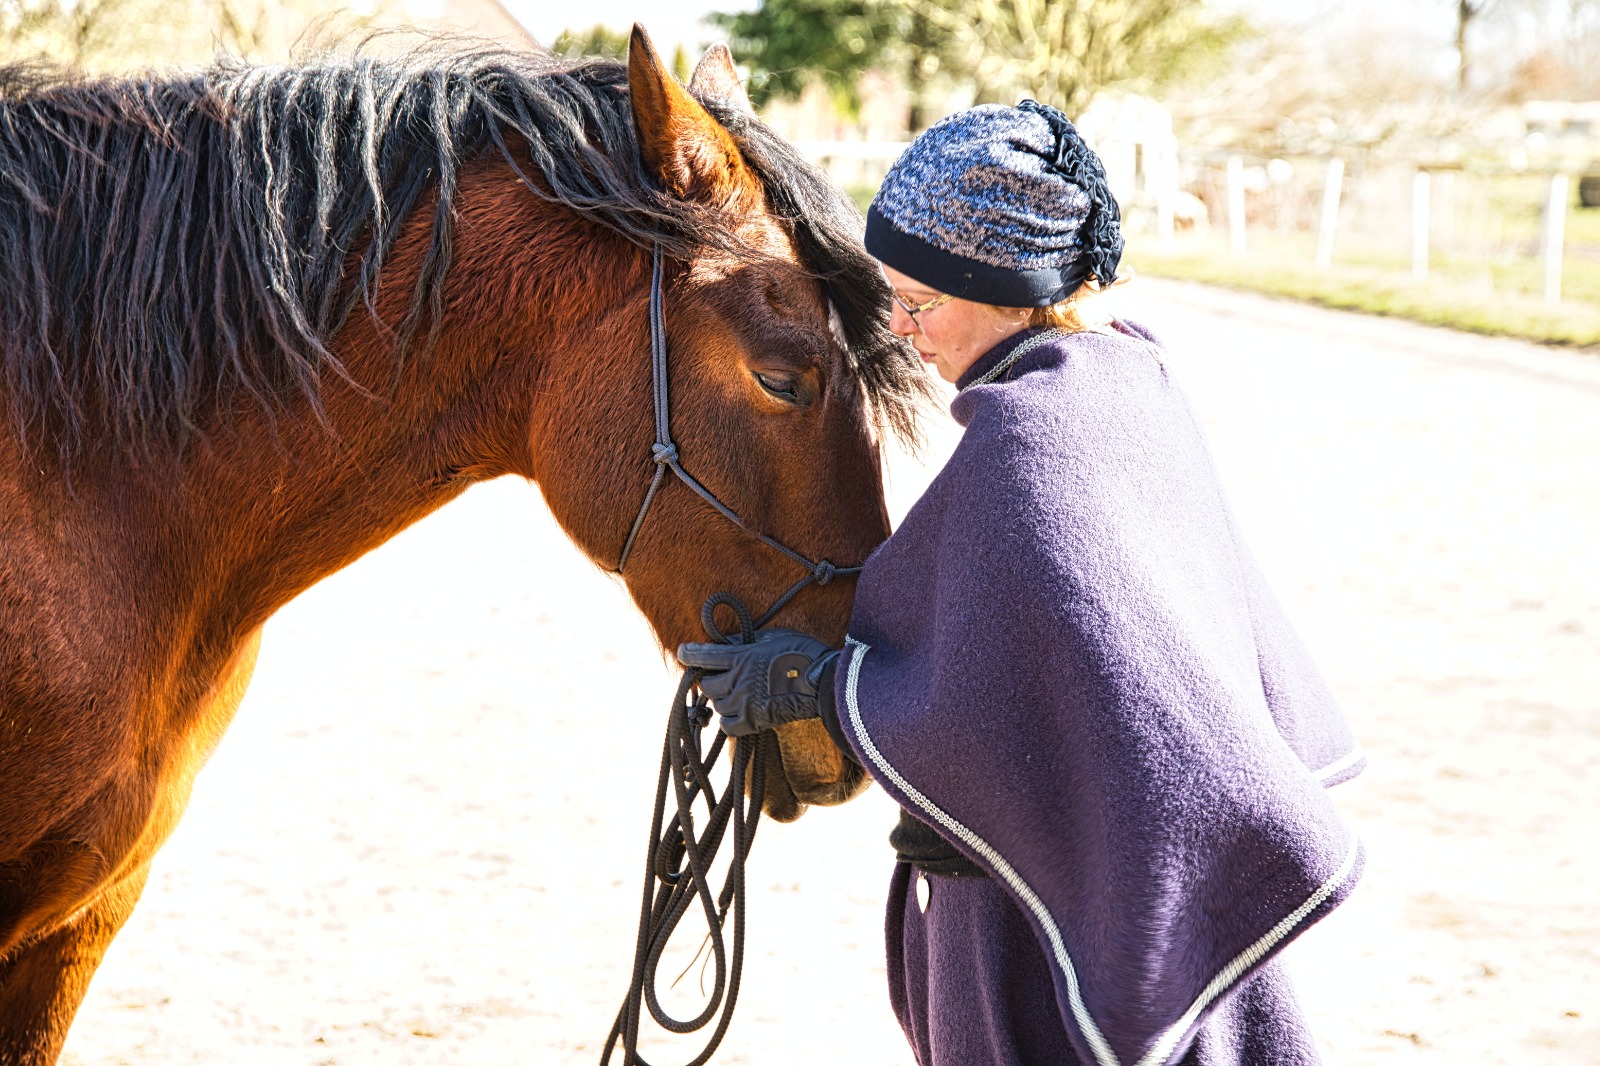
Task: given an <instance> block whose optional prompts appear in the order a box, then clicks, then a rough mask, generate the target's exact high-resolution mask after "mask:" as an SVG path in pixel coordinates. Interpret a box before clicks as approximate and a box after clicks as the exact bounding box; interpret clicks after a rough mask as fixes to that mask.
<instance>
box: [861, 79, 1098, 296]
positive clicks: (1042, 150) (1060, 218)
mask: <svg viewBox="0 0 1600 1066" xmlns="http://www.w3.org/2000/svg"><path fill="white" fill-rule="evenodd" d="M866 243H867V251H869V252H871V253H872V254H873V255H874V256H875V257H876V258H877V259H878V260H880V261H881V262H883V263H885V264H887V265H889V266H891V267H893V268H894V269H896V270H898V271H900V272H901V273H902V274H905V275H907V276H909V277H912V278H915V279H917V280H918V281H920V282H922V283H923V284H925V285H930V286H932V287H933V288H935V289H938V290H939V291H940V292H947V293H950V294H951V295H952V296H958V297H961V298H962V299H966V300H975V301H978V302H980V303H989V304H998V305H1000V306H1002V307H1042V306H1044V305H1046V304H1052V303H1055V302H1057V301H1059V300H1064V299H1066V298H1067V297H1069V296H1071V295H1072V294H1073V293H1074V292H1076V291H1077V289H1078V287H1079V286H1080V285H1082V284H1083V282H1084V281H1086V280H1087V279H1089V278H1090V277H1094V278H1097V279H1098V280H1099V281H1100V283H1101V284H1102V285H1109V284H1110V283H1111V282H1112V281H1114V280H1116V276H1117V264H1118V263H1119V262H1120V261H1121V259H1122V226H1121V215H1120V214H1119V213H1118V210H1117V202H1116V199H1115V198H1114V197H1113V196H1112V195H1111V190H1110V189H1109V188H1108V187H1107V185H1106V175H1105V168H1104V167H1103V166H1102V165H1101V163H1100V158H1099V157H1098V156H1096V155H1095V154H1094V150H1093V149H1091V148H1090V147H1089V146H1088V145H1087V144H1086V143H1084V140H1083V138H1082V137H1081V136H1080V135H1079V134H1078V131H1077V129H1076V128H1074V127H1073V125H1072V123H1071V122H1070V121H1068V120H1067V117H1066V116H1065V115H1063V114H1062V113H1061V112H1060V111H1057V110H1056V109H1055V108H1053V107H1048V106H1046V105H1044V104H1040V103H1038V102H1036V101H1033V100H1024V101H1023V102H1022V103H1021V104H1019V105H1018V106H1016V107H1004V106H1001V105H996V104H985V105H981V106H979V107H974V108H969V109H968V110H966V111H960V112H957V113H956V114H954V115H951V116H949V117H947V118H944V119H941V120H940V121H939V122H937V123H935V124H934V125H933V126H931V127H929V128H928V130H927V131H925V132H924V133H923V134H922V135H921V136H919V137H918V138H917V139H916V140H915V141H913V142H912V143H911V146H910V147H909V148H907V149H906V150H905V152H904V153H902V154H901V156H900V158H899V159H898V160H896V162H895V164H894V166H893V167H892V168H890V170H889V174H888V176H887V177H885V178H884V180H883V185H882V186H881V187H880V188H879V189H878V194H877V196H876V197H874V198H873V201H872V207H871V208H870V209H869V210H868V212H867V234H866Z"/></svg>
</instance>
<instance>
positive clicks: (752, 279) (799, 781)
mask: <svg viewBox="0 0 1600 1066" xmlns="http://www.w3.org/2000/svg"><path fill="white" fill-rule="evenodd" d="M627 80H628V88H629V95H630V98H631V111H632V117H633V122H634V126H635V132H636V137H637V144H638V152H639V163H640V165H641V166H642V167H643V168H644V170H645V173H646V175H647V176H648V177H649V178H650V179H651V181H652V182H653V183H654V184H655V185H656V186H657V187H658V188H659V189H661V190H662V191H663V192H665V193H666V194H667V195H668V196H670V197H672V198H674V199H675V200H677V201H678V202H679V203H681V204H682V205H684V206H685V207H686V208H687V209H688V214H689V217H694V216H695V215H697V214H698V215H700V216H703V217H706V218H708V219H716V220H718V221H719V223H720V224H721V225H723V226H725V227H726V228H727V231H728V232H729V233H731V234H732V235H733V237H735V238H736V240H734V241H733V242H728V241H724V242H722V243H720V244H719V243H717V242H715V241H707V242H705V243H704V244H703V245H702V246H701V247H700V248H699V249H698V250H697V254H694V255H693V256H692V257H689V258H683V257H678V256H669V257H668V258H667V259H666V261H665V267H664V285H663V295H664V300H663V303H664V312H665V328H666V337H667V350H668V355H667V367H668V374H667V384H668V392H669V406H668V411H669V412H670V422H669V428H670V434H671V441H672V443H673V445H674V446H675V448H676V457H677V459H678V460H679V461H680V462H681V464H682V466H683V467H684V468H686V469H687V470H688V471H690V472H691V473H692V475H693V477H694V478H695V479H696V480H698V481H699V482H700V483H701V484H702V485H703V486H704V487H705V488H706V489H708V490H709V491H710V492H711V493H712V494H713V495H715V497H716V498H717V499H718V500H720V501H722V502H723V503H724V504H726V505H727V506H728V507H729V508H730V509H732V510H733V511H734V512H736V513H737V514H738V515H739V516H740V518H741V519H742V520H743V523H744V524H745V525H746V526H748V527H749V529H751V530H756V531H759V532H761V533H763V534H765V535H767V536H768V537H771V538H773V539H775V540H777V541H780V542H781V543H783V544H784V545H786V546H788V547H790V548H792V549H793V551H794V552H795V553H797V554H799V555H802V556H804V557H806V558H807V559H809V560H826V561H828V562H830V563H832V564H834V565H835V566H839V567H849V566H857V565H859V564H861V563H862V562H863V561H865V559H866V557H867V555H868V554H869V553H870V552H871V551H872V549H873V548H874V547H875V546H876V545H877V544H878V543H879V542H880V541H882V540H883V539H884V538H885V537H886V536H887V535H888V533H889V523H888V517H887V514H886V512H885V509H884V503H883V487H882V478H881V473H880V463H879V454H878V434H877V425H876V422H875V419H874V417H873V410H872V404H871V403H870V402H869V395H868V392H869V387H868V384H866V383H865V382H866V381H867V380H869V379H870V378H871V377H872V373H873V371H871V370H868V371H866V372H864V370H863V366H862V359H863V358H868V359H871V360H876V361H877V362H878V364H880V365H879V366H878V367H877V368H876V371H877V373H878V376H879V379H880V381H881V379H882V378H883V377H884V376H886V374H885V370H884V367H883V366H882V365H881V364H883V363H884V362H886V361H898V364H899V365H897V366H896V367H895V368H894V369H893V371H892V373H889V374H887V376H889V377H895V376H898V377H899V378H900V382H901V383H900V386H899V387H900V388H902V390H904V391H914V386H913V385H911V384H908V383H907V377H908V375H912V376H914V375H918V374H919V373H920V368H919V367H917V366H916V364H915V363H914V361H913V360H912V358H911V357H910V355H909V353H906V352H904V350H903V349H897V348H896V347H895V346H894V345H893V344H892V343H885V342H886V340H888V339H889V338H888V335H887V334H886V333H885V334H883V335H882V337H881V338H879V339H878V341H877V342H876V343H879V344H880V345H881V346H882V348H883V350H881V351H878V352H876V353H873V354H871V355H870V356H863V355H862V354H861V352H860V351H859V350H855V351H852V346H851V340H852V338H851V336H850V332H851V331H850V329H848V328H847V321H846V315H847V314H848V315H849V316H850V317H853V318H855V319H857V320H859V319H861V318H863V317H866V318H869V319H870V318H872V317H873V316H878V317H880V318H881V316H882V308H883V307H886V306H887V302H886V299H885V297H886V293H881V292H878V291H877V290H876V286H877V285H881V281H879V280H878V276H877V274H876V272H875V271H873V270H872V269H871V260H870V259H867V258H866V257H865V253H864V252H862V251H859V242H858V239H857V238H856V237H855V234H854V232H851V233H850V234H849V240H850V242H851V243H853V244H854V245H855V246H856V247H855V249H854V251H855V255H854V258H852V260H851V263H850V264H849V268H848V269H842V268H841V266H840V264H839V263H838V262H833V263H827V264H824V263H819V262H816V261H814V256H808V254H807V252H808V251H810V250H812V249H811V248H808V247H806V245H807V244H809V245H811V246H812V247H815V246H816V245H817V243H818V242H817V240H816V233H815V231H811V232H810V236H809V239H808V236H807V234H805V233H801V232H799V231H798V229H797V227H798V226H801V225H807V226H813V227H814V226H816V225H817V224H818V222H819V219H818V218H817V217H816V214H817V207H818V205H816V204H806V205H804V206H805V207H806V208H807V209H808V212H807V213H808V217H805V218H797V217H796V215H797V214H798V212H797V211H796V210H795V208H796V206H799V205H796V204H795V203H794V202H793V199H794V198H793V196H792V189H786V190H783V191H780V190H778V189H775V188H774V185H775V184H776V183H777V182H778V181H780V180H784V176H783V175H780V174H778V173H777V172H776V169H777V168H778V167H780V166H787V167H789V168H790V169H791V170H792V169H793V167H794V165H795V164H797V163H798V159H797V158H796V159H791V160H788V161H786V162H785V163H782V164H779V163H776V162H775V161H774V159H773V158H772V156H771V155H770V153H769V154H768V155H767V156H765V157H763V159H762V160H760V161H759V163H758V162H757V161H754V160H752V159H751V158H749V154H750V153H749V152H747V147H748V146H750V145H752V144H754V143H755V142H753V141H752V140H750V139H748V138H747V139H746V140H745V145H746V147H741V140H740V138H739V137H738V136H737V134H738V132H739V131H741V130H742V131H745V132H746V133H749V131H751V130H753V129H755V128H756V120H755V118H754V116H753V115H752V114H751V113H750V112H749V102H748V99H747V98H746V97H745V96H744V93H743V90H742V88H741V87H740V85H739V82H738V79H737V76H736V74H735V72H734V69H733V65H732V62H731V59H730V57H729V55H728V53H727V51H726V49H725V48H718V49H714V50H712V51H711V52H710V53H708V54H707V56H706V57H705V58H704V59H703V60H702V61H701V63H700V64H699V66H698V68H697V69H696V72H695V75H694V77H693V79H692V80H691V85H690V87H689V89H688V90H685V89H684V88H683V87H681V86H680V85H679V84H678V83H677V82H676V81H675V80H674V79H673V77H672V76H671V75H670V74H669V73H668V72H667V70H666V68H665V67H664V65H663V64H662V62H661V59H660V57H659V56H658V55H657V53H656V52H655V50H654V48H653V47H652V46H651V44H650V41H649V38H648V37H647V36H646V35H645V34H644V32H643V31H642V30H641V29H639V28H637V27H636V28H635V29H634V33H633V37H632V41H631V46H630V51H629V56H628V65H627ZM697 97H698V98H697ZM713 110H715V111H716V112H717V114H716V115H713V113H712V111H713ZM719 119H720V120H719ZM775 142H776V139H775V138H772V137H771V136H770V134H768V135H767V138H766V142H765V143H766V144H767V145H769V146H770V145H773V144H774V143H775ZM763 165H764V167H765V169H766V171H767V173H766V174H763V173H762V167H763ZM791 176H792V175H791ZM764 178H765V179H766V180H764ZM804 180H806V181H809V182H811V186H810V188H811V190H812V192H813V194H815V193H816V192H818V191H819V190H822V189H827V195H829V196H831V197H832V198H834V201H835V202H834V203H832V204H829V205H827V206H828V207H829V208H830V209H832V210H835V211H838V212H840V214H839V216H838V217H840V218H845V217H848V216H847V215H846V214H845V213H846V212H850V211H852V210H853V209H850V208H848V207H845V206H844V205H845V204H846V203H847V201H845V200H844V199H843V197H842V195H841V194H839V193H838V192H837V191H836V190H832V189H831V187H828V186H826V183H825V182H822V181H820V179H818V178H817V176H816V175H815V174H810V175H806V176H805V178H804ZM848 224H849V223H846V225H848ZM837 236H839V235H837V234H836V235H835V237H837ZM649 262H650V259H649V255H648V253H638V252H637V251H636V254H635V255H634V256H633V257H632V263H631V264H630V266H631V269H628V270H626V271H625V272H624V273H623V275H622V276H618V277H616V278H615V279H614V281H613V282H611V283H610V284H609V285H608V284H607V283H606V282H605V281H603V280H602V281H601V282H600V284H601V287H602V288H609V289H610V291H611V297H610V299H609V300H607V301H606V304H607V306H606V307H605V309H604V311H603V312H601V313H600V314H599V315H598V316H597V319H596V325H595V329H596V334H595V335H596V336H603V337H604V338H606V339H605V343H604V344H603V345H598V346H597V345H595V344H593V343H588V344H582V345H581V347H582V348H583V349H585V350H586V352H587V356H586V357H585V358H581V359H576V360H556V361H552V362H551V363H550V364H549V365H548V366H547V367H546V368H545V369H544V371H543V374H544V376H545V380H542V381H541V382H540V387H539V390H538V393H539V395H540V396H541V397H542V398H545V399H549V398H555V397H572V396H583V397H584V398H585V399H584V403H583V407H582V409H581V410H574V409H572V408H570V407H564V406H563V405H562V404H561V403H559V402H558V403H549V402H540V403H539V404H538V405H537V408H536V411H535V419H534V426H533V432H532V440H533V442H534V454H533V465H534V477H535V479H536V480H537V481H538V482H539V484H540V486H541V488H542V490H543V492H544V494H545V497H546V499H547V501H548V502H549V504H550V506H551V508H552V510H553V512H554V513H555V515H556V517H557V518H558V520H559V521H561V522H562V523H563V524H564V526H565V527H566V528H567V531H568V532H569V533H570V534H571V535H572V537H573V539H574V540H575V541H576V542H577V543H578V544H579V545H580V546H581V547H583V548H584V549H585V550H586V551H587V552H588V554H589V555H590V556H591V557H592V558H593V559H594V560H595V562H597V563H598V564H600V565H602V566H605V567H607V568H618V567H619V564H620V562H621V561H622V559H623V556H624V552H625V551H626V561H627V565H626V567H625V568H623V569H622V578H623V580H624V581H625V583H626V585H627V588H628V591H629V593H630V594H631V595H632V597H633V599H634V601H635V603H636V604H637V605H638V607H639V609H640V610H641V611H642V612H643V614H644V615H645V617H646V618H647V619H648V620H649V622H650V624H651V625H652V626H653V628H654V630H655V633H656V635H657V637H658V638H659V639H660V640H661V642H662V644H663V646H664V647H665V648H668V649H671V648H673V647H675V646H676V645H677V644H678V643H680V642H682V641H686V640H698V639H704V635H703V633H702V630H701V622H700V609H701V605H702V603H703V602H704V601H705V600H706V598H707V597H708V596H709V595H710V594H711V593H713V592H717V591H727V592H732V593H734V594H735V595H737V596H739V597H741V598H742V599H743V600H744V601H745V602H747V603H748V604H749V605H750V606H751V608H752V609H753V610H754V611H756V612H758V613H759V612H760V611H762V610H764V609H765V608H767V607H768V606H769V605H771V604H773V603H774V602H775V601H776V600H777V599H778V598H779V597H780V596H781V595H782V594H783V592H784V591H785V590H787V589H788V588H790V587H791V586H792V585H794V584H795V583H796V581H797V580H800V579H803V578H804V577H805V576H806V571H805V569H804V568H803V566H802V565H801V564H799V563H797V561H796V560H794V559H793V558H790V557H789V556H787V555H785V554H783V553H782V552H780V551H779V550H777V549H775V548H774V547H772V546H770V545H769V544H766V543H763V541H762V540H760V539H758V538H757V537H755V536H753V535H751V533H750V532H747V531H746V530H745V529H741V528H740V527H739V526H737V525H735V524H734V523H733V522H731V521H729V520H728V519H727V518H726V517H724V516H723V515H721V514H719V513H718V511H717V510H716V509H715V508H714V506H713V505H712V504H710V503H708V502H707V501H706V500H704V499H702V498H701V497H699V496H698V495H696V494H695V493H694V492H693V491H692V490H691V489H690V488H689V487H687V486H686V485H685V484H683V483H680V482H679V481H678V479H677V478H674V477H671V476H668V477H665V478H664V479H663V480H662V482H661V487H660V490H659V492H658V493H657V494H656V495H655V496H654V497H652V499H651V502H650V504H649V506H648V509H647V510H645V511H644V512H643V515H642V520H641V521H640V523H639V525H638V528H637V536H636V538H634V539H632V540H630V539H629V534H630V530H631V529H632V523H633V521H634V519H635V517H636V516H638V515H640V513H641V512H640V507H641V502H642V501H643V499H644V497H645V495H646V493H647V491H648V490H649V489H650V486H651V484H652V481H653V479H654V477H655V473H656V465H657V463H656V460H657V458H659V457H660V456H659V453H660V451H661V450H662V449H660V448H659V447H655V448H654V452H653V447H654V446H655V445H657V444H658V443H659V442H658V440H657V431H656V426H655V422H654V418H653V411H654V403H653V398H652V394H651V376H650V350H649V338H648V335H647V328H646V323H647V321H648V317H647V308H648V305H649V289H648V283H649V276H650V275H649V270H648V266H649ZM846 290H848V291H846ZM845 300H849V301H851V304H850V308H848V309H845V308H841V306H840V305H841V303H842V302H843V301H845ZM880 328H881V325H880ZM865 329H866V327H865V326H863V325H862V324H861V323H860V322H859V321H858V322H857V323H856V329H855V332H856V333H857V334H858V335H859V334H860V333H862V332H863V331H864V330H865ZM868 343H873V342H870V341H869V342H868ZM561 376H565V377H566V379H567V380H566V381H564V382H561V381H557V380H555V379H556V378H557V377H561ZM879 387H883V386H881V384H880V386H879ZM625 545H626V548H625ZM821 577H822V580H821V581H818V582H816V583H814V584H812V585H809V586H808V587H806V588H805V589H803V590H802V591H801V592H800V593H799V594H797V595H796V596H795V597H794V598H793V599H792V600H790V601H789V602H788V603H787V604H785V605H783V606H782V608H781V609H780V610H779V611H778V613H777V616H776V618H775V622H776V624H779V625H786V626H792V627H794V628H797V629H802V630H805V631H807V632H810V633H813V634H815V635H817V636H819V637H821V638H822V639H824V640H827V641H831V642H833V643H841V642H842V640H843V637H844V633H845V627H846V624H847V622H848V619H849V612H850V606H851V601H852V598H853V587H854V580H853V577H850V576H839V577H836V578H833V579H832V580H829V577H830V574H829V572H828V570H827V569H826V568H824V569H823V571H822V574H821ZM763 742H764V743H769V744H771V745H772V748H771V749H769V754H770V755H777V756H779V757H778V758H776V759H772V758H769V759H768V760H767V766H768V767H769V773H768V780H767V783H766V784H767V787H766V797H767V799H766V807H767V813H768V814H770V815H771V816H773V817H776V818H778V819H780V820H788V819H792V818H795V817H798V816H799V814H800V813H801V812H802V811H803V810H804V805H805V804H807V803H819V804H834V803H840V802H843V801H844V800H847V799H849V798H850V797H852V796H854V795H856V794H857V793H858V792H859V791H860V790H861V788H863V787H864V784H865V780H864V775H863V774H862V772H861V771H860V769H859V768H858V767H856V766H855V764H854V763H853V762H851V761H850V760H848V759H846V758H844V757H843V756H842V754H841V753H840V752H839V751H838V749H837V748H835V747H834V745H833V743H832V742H831V741H830V740H829V738H828V735H827V732H826V731H825V730H824V729H823V727H822V725H821V723H820V722H816V721H809V722H800V723H796V724H793V725H790V726H787V727H785V728H783V729H781V730H779V731H778V732H777V733H776V734H775V735H774V736H772V737H769V738H767V739H766V740H764V741H763Z"/></svg>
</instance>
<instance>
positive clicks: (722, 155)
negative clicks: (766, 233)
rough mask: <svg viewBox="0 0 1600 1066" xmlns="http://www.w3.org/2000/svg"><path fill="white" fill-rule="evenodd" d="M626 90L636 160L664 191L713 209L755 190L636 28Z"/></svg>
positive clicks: (723, 137)
mask: <svg viewBox="0 0 1600 1066" xmlns="http://www.w3.org/2000/svg"><path fill="white" fill-rule="evenodd" d="M628 90H629V93H630V95H631V96H632V99H633V127H634V130H635V132H636V133H637V134H638V135H639V158H640V159H641V160H642V161H643V162H644V167H645V170H646V171H648V172H649V173H650V174H651V175H653V176H654V177H655V178H656V179H657V180H658V181H660V183H661V185H662V187H663V188H666V189H668V190H670V191H672V192H673V193H676V194H677V195H679V196H682V197H684V198H685V199H696V200H704V201H707V202H712V203H726V202H727V201H729V200H732V199H734V198H736V197H737V196H738V195H739V194H740V193H741V192H744V191H746V190H750V189H756V188H759V185H758V184H757V182H756V179H755V176H754V175H753V174H752V173H751V172H750V169H749V168H748V167H747V166H746V165H745V162H744V156H742V155H740V154H739V146H738V145H736V144H734V143H733V138H732V137H730V136H729V135H728V131H727V130H725V129H723V128H722V124H721V123H720V122H718V121H717V120H716V119H714V118H712V117H711V114H710V113H709V112H708V111H706V109H705V108H703V107H701V106H700V103H699V101H697V100H696V99H695V98H694V97H692V96H690V95H689V94H688V92H687V91H686V90H685V89H684V88H683V86H681V85H679V84H678V83H677V81H676V80H675V79H674V78H673V77H672V75H671V74H669V73H668V72H667V68H666V66H665V64H663V63H662V62H661V56H659V55H658V54H657V53H656V50H655V46H653V45H652V44H651V43H650V36H649V34H647V33H645V32H644V27H642V26H640V25H639V24H638V23H635V24H634V27H633V37H632V39H631V40H629V42H628Z"/></svg>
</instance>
